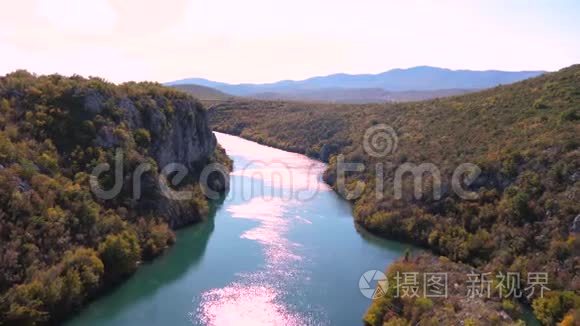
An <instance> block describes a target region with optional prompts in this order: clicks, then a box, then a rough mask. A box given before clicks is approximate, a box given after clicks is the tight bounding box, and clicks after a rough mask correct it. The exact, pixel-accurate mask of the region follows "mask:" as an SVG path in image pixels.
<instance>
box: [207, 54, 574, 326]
mask: <svg viewBox="0 0 580 326" xmlns="http://www.w3.org/2000/svg"><path fill="white" fill-rule="evenodd" d="M210 120H211V122H212V123H213V125H214V128H215V129H216V130H218V131H221V132H226V133H230V134H234V135H240V136H242V137H244V138H248V139H251V140H254V141H257V142H260V143H263V144H267V145H271V146H274V147H279V148H283V149H286V150H290V151H294V152H298V153H304V154H307V155H309V156H311V157H315V158H318V159H321V160H323V161H327V162H329V165H328V169H327V171H326V173H325V180H326V181H327V182H328V183H330V184H331V185H332V186H333V187H335V189H338V188H337V184H336V181H337V175H336V169H337V154H342V155H344V160H345V162H361V163H364V164H365V166H366V169H365V171H364V172H353V173H348V174H347V179H346V185H347V187H351V189H352V187H354V186H355V185H356V184H357V182H358V181H364V183H365V184H366V185H367V186H366V188H365V190H364V192H363V193H362V195H361V196H358V197H357V198H353V199H351V200H352V201H353V203H354V216H355V219H356V222H357V223H358V224H360V225H362V226H363V227H365V228H367V229H369V230H371V231H372V232H374V233H376V234H379V235H382V236H385V237H389V238H396V239H402V240H406V241H409V242H413V243H416V244H419V245H422V246H424V247H427V248H430V249H431V250H432V251H433V252H434V253H436V254H439V255H442V256H445V257H448V258H449V259H451V260H452V261H455V262H459V263H463V264H469V265H471V266H473V267H475V268H477V269H478V270H481V271H489V272H494V273H495V272H499V271H501V272H504V273H505V272H507V271H514V272H521V273H522V287H525V286H526V282H527V280H526V278H525V275H526V273H527V272H532V271H533V272H548V273H549V284H548V287H549V288H550V289H551V290H552V291H551V292H550V295H549V296H548V297H545V298H537V297H534V298H533V300H530V302H529V304H531V305H532V306H533V308H534V313H535V314H536V316H537V317H538V319H539V320H540V321H542V322H543V323H544V324H555V323H556V322H558V321H561V320H563V319H564V318H566V320H567V322H570V321H571V322H572V324H573V323H574V313H573V311H574V309H579V308H580V295H579V291H580V276H579V275H580V237H579V236H578V233H577V232H579V231H580V230H579V228H580V218H579V217H578V216H579V214H580V171H579V167H580V149H579V145H580V136H579V135H580V65H575V66H572V67H569V68H566V69H563V70H561V71H558V72H555V73H548V74H545V75H543V76H540V77H537V78H533V79H529V80H525V81H522V82H519V83H516V84H513V85H508V86H500V87H496V88H493V89H489V90H486V91H482V92H478V93H472V94H468V95H463V96H458V97H452V98H445V99H437V100H430V101H424V102H412V103H398V104H381V105H378V104H377V105H331V104H305V103H285V102H279V101H240V102H234V103H225V104H222V105H219V106H216V107H215V108H214V109H213V110H211V112H210ZM378 124H387V125H389V126H391V127H392V128H393V129H394V130H395V131H396V134H397V136H398V147H397V149H396V151H395V152H394V153H392V154H391V155H389V156H387V157H382V158H374V157H371V156H369V155H368V154H367V153H366V152H365V150H364V149H363V137H364V134H365V130H367V128H369V127H372V126H375V125H378ZM386 162H390V163H391V164H392V166H394V167H395V168H396V167H398V166H401V165H402V164H404V163H414V164H417V165H418V164H421V163H432V164H434V165H435V166H436V167H437V168H438V169H439V171H440V172H441V176H442V179H443V180H442V182H443V185H442V198H441V199H439V200H437V199H436V198H434V197H433V196H432V195H430V193H431V191H430V190H432V189H433V187H434V184H433V182H432V181H433V178H424V179H425V180H426V182H425V183H424V184H423V192H422V194H423V197H422V198H420V199H419V198H414V196H413V190H412V189H413V188H412V186H413V184H412V180H411V178H405V179H403V181H404V182H403V189H404V192H403V195H404V196H403V198H402V199H395V197H394V195H393V188H394V184H393V183H394V171H395V168H391V169H389V168H386V169H385V171H384V180H383V181H384V189H385V190H384V196H383V198H378V197H377V196H376V194H375V175H376V173H375V166H376V164H377V163H386ZM462 163H473V164H476V165H478V166H479V167H480V168H481V170H482V173H481V174H480V175H479V177H478V178H477V179H476V180H475V181H474V182H473V183H472V184H471V186H470V189H469V190H471V191H475V192H477V195H478V196H477V199H475V200H465V199H461V198H459V196H457V195H456V194H454V192H452V191H451V189H452V187H451V184H450V179H451V175H452V174H453V172H454V170H455V168H457V167H458V166H459V165H460V164H462ZM575 219H576V223H574V221H575ZM574 225H576V226H574ZM532 301H533V302H532ZM379 308H380V309H379ZM379 308H377V307H374V309H373V311H374V313H375V314H376V313H378V314H379V315H378V316H376V315H375V316H373V319H372V320H373V321H374V322H372V323H371V324H376V325H381V324H382V322H383V320H384V321H387V320H391V319H393V318H394V317H396V316H393V315H388V314H386V312H387V311H388V309H386V307H382V308H381V307H379ZM409 309H412V308H409ZM576 311H578V310H576ZM425 315H426V316H428V315H429V314H425ZM577 315H578V313H576V318H578V316H577ZM413 316H415V317H416V318H419V319H413V318H415V317H413ZM413 316H412V315H409V314H400V315H399V316H398V317H397V318H396V322H393V323H392V325H407V324H408V323H410V322H412V324H417V322H419V321H423V322H426V321H425V320H422V319H421V318H420V316H418V315H413ZM409 318H411V319H409ZM577 321H578V320H577ZM367 322H368V319H367ZM397 322H400V323H397ZM448 322H450V323H456V322H458V321H457V320H455V321H448ZM389 325H391V324H389Z"/></svg>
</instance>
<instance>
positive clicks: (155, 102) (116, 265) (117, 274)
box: [0, 71, 229, 325]
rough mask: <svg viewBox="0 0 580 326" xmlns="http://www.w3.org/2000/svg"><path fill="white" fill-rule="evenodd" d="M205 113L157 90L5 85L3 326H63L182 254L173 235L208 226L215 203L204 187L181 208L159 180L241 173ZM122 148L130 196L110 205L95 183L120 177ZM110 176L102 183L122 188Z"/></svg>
mask: <svg viewBox="0 0 580 326" xmlns="http://www.w3.org/2000/svg"><path fill="white" fill-rule="evenodd" d="M205 114H206V111H205V110H204V109H203V108H202V106H201V105H200V104H199V102H197V101H196V100H194V99H193V98H192V97H190V96H189V95H186V94H184V93H182V92H179V91H176V90H173V89H170V88H166V87H162V86H160V85H158V84H153V83H138V84H137V83H126V84H123V85H120V86H116V85H113V84H110V83H106V82H104V81H102V80H100V79H98V78H90V79H85V78H82V77H77V76H75V77H71V78H66V77H62V76H59V75H51V76H40V77H37V76H35V75H32V74H30V73H28V72H26V71H18V72H15V73H12V74H9V75H7V76H4V77H0V324H2V325H36V324H45V323H56V322H58V321H61V320H62V319H64V318H66V317H67V316H69V315H70V313H71V312H73V311H75V310H77V309H79V307H80V306H81V305H83V304H84V303H86V302H87V300H89V299H91V298H92V297H94V296H96V295H97V294H99V293H100V292H102V291H103V290H106V289H107V288H109V287H111V286H112V285H114V284H115V283H117V282H120V281H122V280H123V279H124V278H126V277H127V276H128V275H130V274H131V273H133V272H134V271H135V270H136V269H137V267H138V265H139V262H140V261H141V260H143V259H151V258H153V257H155V256H156V255H159V254H160V253H161V252H162V251H163V250H164V249H165V248H166V247H167V246H168V245H170V244H172V243H173V241H174V235H173V232H172V231H171V228H170V226H172V227H178V226H181V225H184V224H187V223H193V222H196V221H200V220H201V219H203V218H204V216H205V215H206V214H207V213H208V209H209V206H208V205H209V203H208V201H207V200H206V198H205V197H204V196H203V194H202V192H201V189H200V187H199V186H198V185H197V182H196V179H195V177H191V178H189V179H188V180H187V181H186V182H184V183H182V184H181V185H179V186H180V187H182V188H184V189H191V190H192V191H194V192H195V194H196V195H195V197H194V198H192V199H191V200H188V201H181V202H176V201H172V200H169V199H167V198H165V197H163V196H161V193H160V189H159V187H158V186H156V185H157V183H156V182H155V181H156V180H157V177H158V175H159V167H163V166H164V165H165V164H167V163H170V162H176V163H181V164H184V165H185V166H187V167H188V168H189V169H190V171H191V172H192V175H193V176H195V172H199V171H200V169H201V168H203V167H204V166H205V165H206V164H208V163H211V162H214V161H219V162H223V163H225V164H229V161H228V160H227V158H226V157H225V155H224V152H223V150H222V149H221V148H219V147H217V145H216V140H215V137H214V136H213V133H212V132H211V130H210V129H209V126H208V124H207V118H206V115H205ZM177 146H179V150H176V149H175V147H177ZM118 148H121V149H122V150H123V153H124V160H123V162H122V165H123V171H124V174H123V180H122V181H123V186H122V189H121V191H120V194H119V195H118V196H116V197H114V198H113V199H111V200H103V199H99V198H97V197H96V196H94V195H93V193H92V192H91V190H90V187H89V173H90V172H91V171H92V170H93V168H94V167H95V166H96V165H97V164H99V163H109V164H110V165H111V166H113V167H114V166H115V161H114V156H115V151H116V149H118ZM145 162H146V163H149V164H151V166H153V168H152V170H151V171H149V172H146V173H145V174H143V176H142V182H143V183H144V184H145V185H146V186H144V191H143V194H142V196H141V198H139V199H137V198H134V197H133V195H134V189H132V184H133V180H132V178H133V172H134V170H135V168H136V167H137V166H138V165H139V164H140V163H145ZM113 169H114V168H113ZM106 175H107V176H106V177H102V178H101V179H100V180H99V181H100V182H101V184H102V186H103V187H104V188H106V189H110V186H111V185H112V182H113V180H112V179H111V178H113V172H110V173H107V174H106ZM221 182H223V180H221ZM219 183H220V180H215V182H214V183H213V184H214V185H215V186H216V187H217V188H219ZM222 185H223V183H222ZM222 190H223V189H222Z"/></svg>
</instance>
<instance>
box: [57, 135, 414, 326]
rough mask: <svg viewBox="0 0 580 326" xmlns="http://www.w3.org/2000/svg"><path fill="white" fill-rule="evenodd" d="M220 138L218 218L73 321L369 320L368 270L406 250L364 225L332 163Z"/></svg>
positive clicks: (194, 229)
mask: <svg viewBox="0 0 580 326" xmlns="http://www.w3.org/2000/svg"><path fill="white" fill-rule="evenodd" d="M216 136H217V138H218V141H219V143H220V144H221V145H222V146H223V147H224V148H225V149H226V151H227V153H228V155H229V156H230V157H231V158H232V159H233V160H234V171H233V173H232V175H231V179H230V192H229V194H228V195H227V197H226V198H225V199H224V200H223V202H220V203H218V204H216V207H215V212H214V214H212V217H211V218H210V219H209V220H208V221H207V222H204V223H200V224H197V225H194V226H191V227H188V228H185V229H182V230H179V231H178V232H177V242H176V243H175V245H174V246H173V247H172V248H170V249H169V250H168V251H167V253H165V254H164V255H163V256H161V257H160V258H158V259H156V260H154V261H153V262H151V263H148V264H144V265H143V266H141V268H140V269H139V270H138V271H137V272H136V273H135V275H133V276H132V277H131V278H130V279H129V280H127V281H126V282H125V283H123V284H122V285H120V286H119V287H118V288H116V289H114V290H113V291H112V292H111V293H109V294H108V295H106V296H103V297H101V298H99V299H97V300H95V301H94V302H92V303H91V304H89V305H88V306H87V307H85V308H84V309H83V310H82V311H81V312H80V313H79V314H78V316H76V317H75V318H73V319H72V320H71V321H69V322H68V323H67V325H69V326H77V325H79V326H80V325H82V326H87V325H99V326H102V325H119V326H121V325H122V326H126V325H217V326H227V325H348V326H352V325H360V324H362V321H361V318H362V315H363V314H364V312H365V310H366V309H367V307H368V306H369V304H370V299H368V298H366V297H365V296H363V294H361V291H360V289H359V279H360V277H361V275H362V274H363V273H364V272H366V271H368V270H384V269H385V267H386V266H387V265H388V264H389V263H391V262H392V261H393V260H395V259H397V258H398V257H399V256H401V255H402V253H403V252H404V250H405V248H406V247H405V246H404V245H402V244H400V243H397V242H392V241H387V240H384V239H380V238H377V237H374V236H372V235H370V234H368V233H366V232H364V231H363V230H359V229H357V228H356V227H355V224H354V222H353V218H352V213H351V207H350V205H349V203H348V202H345V201H344V200H342V199H341V198H340V197H338V196H337V195H336V194H335V193H334V192H333V191H332V190H331V189H330V188H329V187H328V186H327V185H326V184H324V183H323V182H322V181H321V174H322V172H323V171H324V168H325V165H324V164H323V163H320V162H318V161H314V160H311V159H309V158H307V157H305V156H303V155H299V154H294V153H289V152H286V151H282V150H278V149H275V148H271V147H267V146H263V145H259V144H257V143H254V142H251V141H247V140H244V139H242V138H239V137H235V136H230V135H226V134H220V133H216Z"/></svg>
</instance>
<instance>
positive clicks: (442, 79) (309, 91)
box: [166, 66, 544, 103]
mask: <svg viewBox="0 0 580 326" xmlns="http://www.w3.org/2000/svg"><path fill="white" fill-rule="evenodd" d="M543 73H544V71H499V70H486V71H474V70H450V69H444V68H436V67H429V66H419V67H413V68H409V69H392V70H389V71H386V72H383V73H379V74H359V75H350V74H334V75H328V76H320V77H313V78H309V79H305V80H299V81H293V80H283V81H278V82H274V83H265V84H228V83H222V82H216V81H211V80H207V79H203V78H188V79H181V80H177V81H173V82H169V83H166V85H168V86H177V85H189V84H195V85H201V86H206V87H211V88H214V89H216V90H219V91H221V92H224V93H227V94H231V95H235V96H244V97H254V98H262V99H283V100H287V99H291V100H307V101H330V102H347V103H364V102H381V101H408V100H423V99H428V98H433V97H440V96H450V95H458V94H462V93H466V92H469V91H474V90H478V89H483V88H490V87H494V86H497V85H502V84H511V83H514V82H517V81H520V80H523V79H527V78H532V77H536V76H538V75H541V74H543ZM400 92H403V93H402V94H400ZM409 92H411V93H409ZM349 94H350V95H349Z"/></svg>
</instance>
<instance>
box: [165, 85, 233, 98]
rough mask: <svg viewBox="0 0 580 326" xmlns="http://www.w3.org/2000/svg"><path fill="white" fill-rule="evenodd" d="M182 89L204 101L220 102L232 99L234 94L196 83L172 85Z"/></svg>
mask: <svg viewBox="0 0 580 326" xmlns="http://www.w3.org/2000/svg"><path fill="white" fill-rule="evenodd" d="M172 87H173V88H176V89H178V90H180V91H184V92H186V93H188V94H190V95H192V96H193V97H195V98H197V99H198V100H200V101H202V102H218V101H227V100H229V99H232V98H233V96H232V95H229V94H226V93H224V92H222V91H219V90H217V89H215V88H211V87H207V86H201V85H194V84H180V85H175V86H172Z"/></svg>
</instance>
